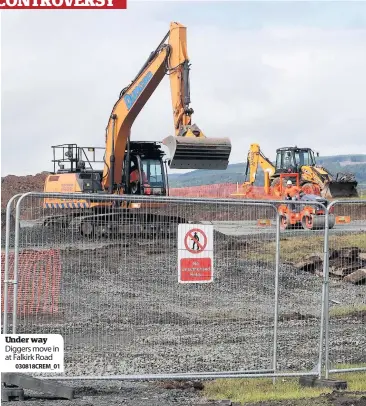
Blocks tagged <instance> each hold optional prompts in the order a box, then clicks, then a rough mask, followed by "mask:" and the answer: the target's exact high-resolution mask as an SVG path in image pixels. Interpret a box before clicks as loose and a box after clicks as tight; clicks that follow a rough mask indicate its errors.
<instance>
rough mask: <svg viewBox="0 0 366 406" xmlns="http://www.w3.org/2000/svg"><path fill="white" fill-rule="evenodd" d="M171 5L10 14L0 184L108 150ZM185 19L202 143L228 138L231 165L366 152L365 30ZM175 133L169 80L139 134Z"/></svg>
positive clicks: (5, 21) (5, 35)
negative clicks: (115, 113)
mask: <svg viewBox="0 0 366 406" xmlns="http://www.w3.org/2000/svg"><path fill="white" fill-rule="evenodd" d="M213 6H214V5H213ZM169 7H170V5H169V3H154V4H152V5H150V4H148V3H146V2H145V3H140V4H133V6H132V5H131V7H130V10H128V12H124V11H121V12H115V11H113V12H110V11H106V12H103V11H98V12H95V11H90V12H82V11H78V12H74V11H71V12H57V13H56V12H48V11H44V12H42V13H32V12H29V13H25V12H22V13H17V12H12V13H7V14H6V15H5V13H3V16H2V173H3V176H4V175H6V174H8V173H12V174H25V173H35V172H39V171H42V170H50V169H51V162H50V159H51V149H50V145H52V144H58V143H64V142H70V141H71V142H76V143H78V144H83V145H99V146H103V143H104V129H105V126H106V124H107V121H108V116H109V113H110V111H111V109H112V107H113V104H114V103H115V101H116V99H117V97H118V94H119V92H120V90H121V89H122V88H123V87H124V86H126V84H128V83H129V82H130V81H131V80H132V78H133V77H134V76H135V75H136V73H137V71H138V70H139V69H140V67H141V65H142V64H143V63H144V61H145V60H146V59H147V57H148V56H149V53H150V52H151V51H152V50H153V49H154V48H155V47H156V46H157V45H158V43H159V42H160V40H161V38H162V37H163V36H164V35H165V33H166V32H167V31H168V29H169V22H170V20H169V21H162V19H161V18H160V17H159V12H160V10H162V9H164V12H165V13H166V8H169ZM175 7H176V5H175ZM183 7H184V4H182V8H183ZM228 7H229V6H228ZM230 7H235V4H234V3H233V4H232V5H231V6H230ZM173 10H177V9H176V8H175V9H172V15H171V20H176V19H177V15H179V14H173ZM178 21H180V22H182V23H183V24H186V25H187V27H188V28H187V29H188V31H187V32H188V51H189V56H190V59H191V62H192V70H191V99H192V107H193V108H194V110H195V114H194V116H193V119H194V121H195V122H197V124H198V125H199V126H200V127H201V129H202V130H203V132H204V133H205V134H206V136H208V137H220V136H229V137H230V138H231V140H232V144H233V152H232V156H231V160H230V161H231V162H232V163H234V162H242V161H244V160H245V156H246V153H247V150H248V147H249V145H250V144H251V143H253V142H258V143H259V144H260V145H261V146H262V148H263V151H264V152H265V154H267V155H268V156H270V157H273V156H274V152H275V149H276V148H277V147H281V146H286V145H292V144H297V145H298V146H300V145H302V146H309V147H312V148H313V149H314V150H317V151H320V153H321V154H322V155H327V154H337V153H366V137H365V128H366V115H365V105H366V80H365V76H364V72H366V53H365V52H364V49H365V44H366V30H364V31H361V30H358V31H357V30H341V29H339V30H330V29H320V28H310V27H296V28H295V27H294V28H289V27H285V28H284V27H282V28H281V27H267V28H266V29H264V30H244V29H234V28H231V27H230V26H227V27H226V28H225V29H223V28H222V27H220V28H218V27H215V26H214V25H213V23H212V22H210V24H205V21H204V20H202V21H201V22H200V24H199V25H198V24H197V23H193V24H190V17H189V14H188V13H185V14H184V15H180V17H179V18H178ZM172 132H173V121H172V107H171V101H170V90H169V79H168V78H165V79H164V80H163V82H162V83H161V85H160V86H159V88H158V89H157V90H156V92H155V93H154V94H153V96H152V97H151V99H150V100H149V102H148V103H147V104H146V106H145V108H144V109H143V111H142V112H141V114H140V115H139V117H138V118H137V119H136V121H135V123H134V126H133V132H132V136H133V138H134V139H135V140H138V139H140V140H161V139H163V138H164V137H165V136H167V135H169V134H171V133H172Z"/></svg>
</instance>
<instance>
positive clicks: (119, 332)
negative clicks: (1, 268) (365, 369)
mask: <svg viewBox="0 0 366 406" xmlns="http://www.w3.org/2000/svg"><path fill="white" fill-rule="evenodd" d="M34 232H36V231H35V230H32V233H34ZM29 233H30V231H29V230H28V231H27V232H24V233H23V234H22V235H21V246H22V247H24V248H28V246H29V242H33V243H34V242H35V238H34V236H30V234H29ZM47 233H48V232H43V233H40V234H39V239H40V246H41V247H45V246H46V245H47V244H48V245H49V247H51V246H52V244H54V245H56V244H55V241H57V242H58V244H59V245H60V247H61V248H62V249H61V265H62V274H61V285H60V286H59V288H60V303H59V309H58V312H57V313H54V314H53V315H52V317H50V316H49V315H42V314H40V313H38V314H37V315H36V316H34V315H26V316H22V317H20V318H19V327H18V332H28V333H31V332H33V333H36V332H37V333H39V332H44V333H60V334H62V335H63V336H64V339H65V350H66V358H65V368H66V371H67V374H68V375H70V376H78V375H85V374H86V375H115V374H152V373H162V372H164V373H175V372H177V373H178V372H179V373H182V372H205V371H222V370H224V371H229V370H256V369H270V368H271V367H272V359H273V320H274V294H275V289H274V286H275V266H274V265H275V264H274V263H272V262H263V261H262V262H261V261H249V260H247V259H246V253H247V252H248V250H251V249H253V247H254V249H255V244H256V243H257V244H265V241H263V240H262V241H259V239H262V238H263V236H262V235H261V236H258V237H257V240H255V239H253V238H254V237H253V238H252V239H251V241H250V244H251V245H250V246H249V245H248V244H249V243H248V240H247V239H242V240H241V239H240V238H234V237H230V238H229V237H225V236H217V238H216V240H215V257H214V264H215V271H214V282H213V283H212V284H193V285H191V284H189V285H181V284H178V283H177V247H176V243H175V241H173V240H170V241H169V240H165V241H163V240H154V239H151V240H144V241H142V240H139V239H130V240H128V243H126V242H124V241H119V242H118V241H117V242H114V243H112V242H109V243H108V241H107V242H106V241H104V242H98V243H95V242H89V243H86V242H81V241H79V240H76V239H75V240H73V239H72V238H73V237H72V236H70V235H67V234H66V233H63V234H61V233H60V234H58V235H57V238H55V236H53V235H51V234H47ZM219 237H220V238H219ZM229 240H230V241H231V242H232V241H235V244H232V243H231V244H229V242H228V241H229ZM48 241H49V242H50V243H48ZM70 241H71V242H72V243H71V245H72V246H70ZM51 242H52V244H51ZM67 242H69V243H68V248H67V245H66V243H67ZM253 244H254V245H253ZM54 248H55V247H54ZM321 285H322V280H321V278H318V277H316V276H314V275H311V274H307V273H303V272H297V271H295V269H294V268H293V267H291V266H288V265H281V267H280V280H279V286H280V289H279V324H278V345H277V349H278V353H277V358H278V368H279V369H281V370H288V371H291V370H300V371H305V370H311V369H312V368H313V367H314V366H315V364H316V363H317V360H318V354H317V352H318V346H319V325H320V319H319V316H320V310H321V290H322V286H321ZM330 286H331V294H330V299H331V300H332V301H334V302H338V303H339V304H336V305H335V306H347V305H352V304H354V303H356V304H357V303H362V302H363V301H364V300H365V299H364V298H365V293H366V287H365V286H354V285H351V284H345V283H344V282H340V281H334V280H332V281H331V283H330ZM365 336H366V335H365V324H364V321H363V320H362V317H361V316H360V315H357V314H355V315H353V316H349V317H343V318H342V319H341V320H340V319H334V320H333V319H332V323H331V329H330V338H331V359H332V360H333V361H335V362H362V361H365V344H366V339H365Z"/></svg>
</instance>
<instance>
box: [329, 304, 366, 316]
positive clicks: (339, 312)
mask: <svg viewBox="0 0 366 406" xmlns="http://www.w3.org/2000/svg"><path fill="white" fill-rule="evenodd" d="M362 312H366V304H358V305H355V304H353V305H350V306H338V307H337V306H334V307H331V308H330V309H329V315H330V316H331V317H343V316H350V315H351V314H357V313H362Z"/></svg>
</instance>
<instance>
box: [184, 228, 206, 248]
mask: <svg viewBox="0 0 366 406" xmlns="http://www.w3.org/2000/svg"><path fill="white" fill-rule="evenodd" d="M198 233H200V234H201V236H202V238H203V241H202V240H201V239H200V236H199V235H198ZM197 237H198V238H197ZM189 241H190V242H191V245H192V248H191V247H190V246H189ZM184 245H185V247H186V250H187V251H189V252H190V253H192V254H199V253H201V252H202V251H204V249H205V248H206V246H207V236H206V234H205V233H204V232H203V231H202V230H201V229H199V228H192V230H189V231H188V233H187V234H186V236H185V237H184Z"/></svg>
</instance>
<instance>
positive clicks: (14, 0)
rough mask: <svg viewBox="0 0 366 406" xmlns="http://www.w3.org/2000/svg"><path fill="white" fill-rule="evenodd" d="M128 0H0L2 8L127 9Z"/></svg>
mask: <svg viewBox="0 0 366 406" xmlns="http://www.w3.org/2000/svg"><path fill="white" fill-rule="evenodd" d="M126 8H127V0H0V10H9V9H16V10H19V9H20V10H30V9H34V10H41V9H79V10H84V9H89V10H90V9H96V10H100V9H104V10H105V9H111V10H112V9H114V10H115V9H126Z"/></svg>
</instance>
